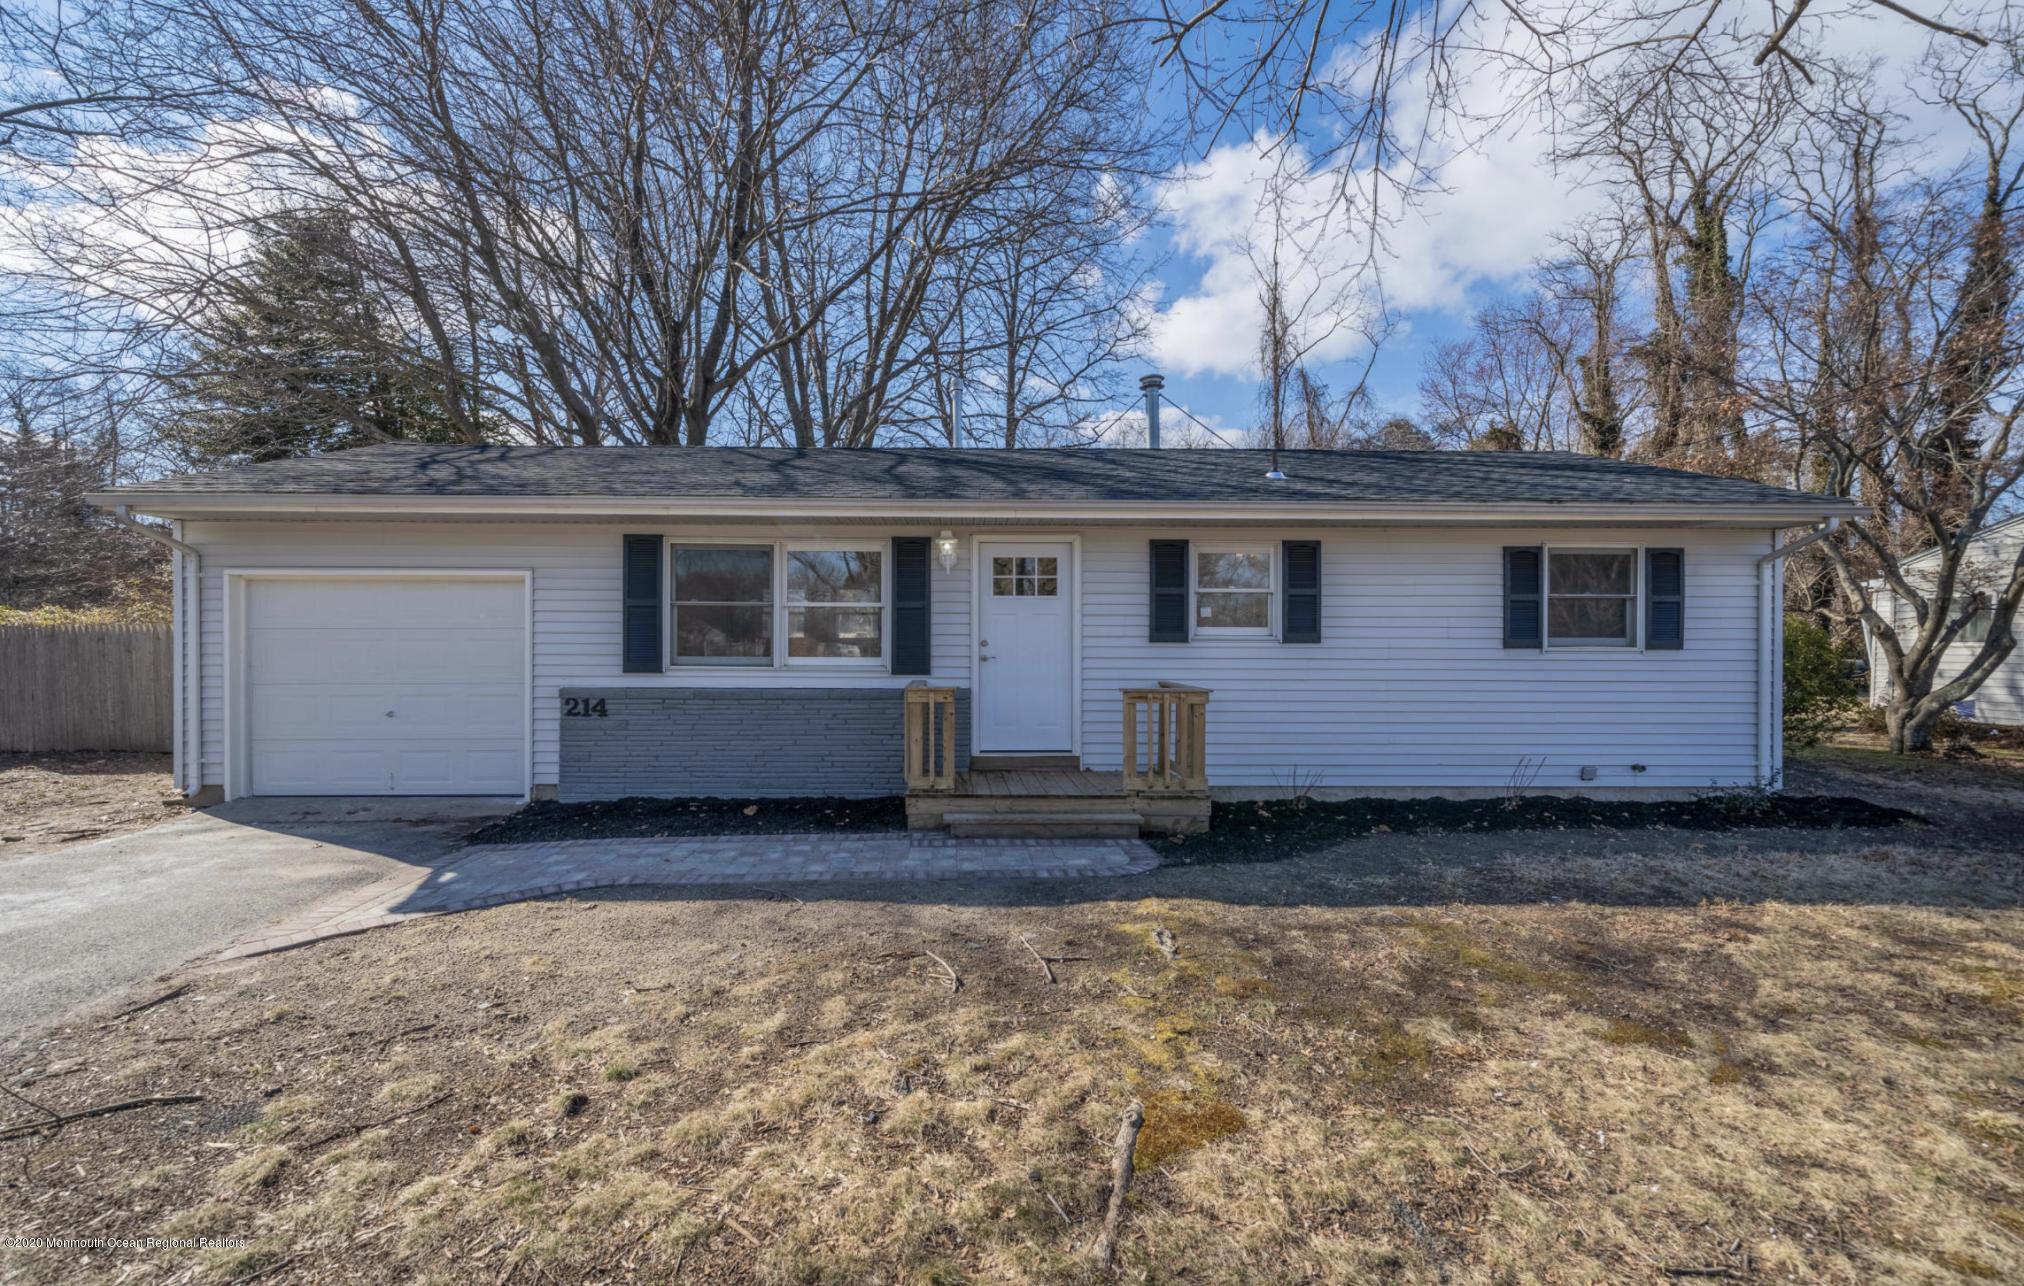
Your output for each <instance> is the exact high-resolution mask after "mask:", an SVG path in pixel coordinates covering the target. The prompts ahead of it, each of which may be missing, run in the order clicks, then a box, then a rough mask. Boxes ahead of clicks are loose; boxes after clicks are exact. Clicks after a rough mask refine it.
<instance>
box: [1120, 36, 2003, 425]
mask: <svg viewBox="0 0 2024 1286" xmlns="http://www.w3.org/2000/svg"><path fill="white" fill-rule="evenodd" d="M1976 8H1982V10H1983V11H1982V12H1981V13H1980V14H1979V15H1978V16H1970V17H1967V19H1966V20H1967V21H1970V22H1975V23H1977V24H1979V25H1988V24H1989V22H1990V21H1992V20H1993V14H1992V13H1991V12H1990V11H1988V10H1987V9H1986V8H1984V7H1982V6H1980V5H1977V4H1975V3H1974V0H1970V3H1969V4H1968V5H1965V6H1963V5H1953V6H1940V7H1937V8H1936V10H1935V11H1936V12H1938V13H1941V14H1949V13H1954V14H1956V16H1960V15H1959V11H1961V10H1964V9H1976ZM1507 21H1508V20H1507V19H1505V18H1503V17H1502V15H1501V11H1500V12H1499V13H1497V14H1493V15H1492V16H1491V17H1490V18H1487V19H1486V24H1487V27H1488V30H1486V31H1485V32H1484V39H1485V43H1487V44H1490V45H1493V46H1494V45H1496V44H1498V43H1500V42H1501V41H1504V40H1506V39H1508V38H1507V37H1506V36H1504V35H1503V33H1501V32H1498V31H1496V30H1495V28H1496V27H1497V26H1498V24H1499V23H1502V22H1507ZM1803 36H1804V39H1805V40H1806V41H1807V42H1808V43H1809V44H1810V45H1811V46H1812V47H1813V48H1815V49H1816V50H1818V51H1819V52H1820V53H1822V54H1825V55H1830V56H1834V57H1839V58H1844V59H1851V60H1862V61H1873V62H1874V63H1875V64H1876V66H1877V77H1878V82H1879V84H1881V85H1882V86H1884V88H1885V91H1886V94H1885V96H1886V98H1887V100H1888V101H1889V103H1890V104H1891V105H1892V106H1893V107H1895V108H1897V109H1898V110H1900V111H1902V112H1903V113H1904V114H1905V115H1907V116H1908V117H1909V118H1910V121H1909V128H1910V129H1911V130H1913V131H1914V132H1916V133H1918V134H1919V135H1921V136H1924V137H1926V138H1928V139H1930V140H1931V143H1932V145H1931V146H1930V147H1929V148H1927V149H1926V151H1925V156H1926V157H1928V158H1929V160H1930V162H1931V163H1932V164H1934V165H1935V166H1936V167H1944V166H1951V165H1953V164H1956V163H1958V161H1959V160H1960V159H1962V158H1964V157H1965V156H1967V155H1968V153H1969V150H1970V148H1971V141H1970V140H1969V139H1967V138H1966V137H1965V136H1964V135H1963V133H1962V131H1961V128H1960V125H1959V122H1958V121H1957V120H1956V119H1954V118H1953V117H1952V116H1951V114H1950V113H1947V112H1944V111H1938V110H1935V109H1933V108H1930V107H1928V106H1926V105H1924V104H1921V103H1919V102H1917V101H1916V99H1915V97H1914V96H1913V95H1912V94H1911V93H1910V92H1909V91H1908V90H1907V83H1908V82H1910V81H1912V80H1913V78H1915V77H1917V76H1918V75H1919V73H1918V69H1917V62H1918V59H1919V57H1920V55H1921V54H1922V53H1923V52H1924V51H1925V49H1926V48H1927V44H1928V41H1927V38H1926V35H1925V33H1924V32H1922V31H1921V30H1919V29H1918V28H1916V27H1914V26H1913V25H1911V24H1909V23H1907V22H1905V21H1904V20H1903V19H1901V18H1898V17H1896V16H1894V15H1892V14H1890V13H1888V12H1886V11H1884V10H1882V9H1880V8H1876V7H1874V6H1869V5H1861V4H1846V5H1845V4H1831V3H1830V4H1823V5H1817V6H1815V7H1814V8H1812V9H1810V10H1809V13H1808V21H1807V23H1806V24H1805V30H1804V32H1803ZM1746 53H1747V51H1746ZM1335 65H1336V66H1344V65H1345V63H1342V62H1338V63H1336V64H1335ZM1420 92H1421V91H1420V89H1419V87H1418V85H1417V84H1416V83H1415V82H1414V81H1413V80H1412V79H1411V78H1410V77H1408V78H1407V80H1406V81H1405V83H1404V85H1403V88H1402V90H1401V92H1400V94H1399V95H1398V96H1397V97H1396V100H1395V101H1396V104H1397V107H1398V109H1399V111H1400V113H1401V114H1402V115H1403V116H1405V117H1406V118H1407V119H1411V118H1412V114H1413V113H1415V112H1418V111H1421V110H1423V107H1422V104H1421V102H1420V100H1419V98H1418V95H1419V94H1420ZM1511 92H1513V91H1512V86H1511V83H1510V80H1509V78H1508V77H1506V76H1503V75H1501V74H1496V73H1485V74H1478V75H1474V76H1470V75H1466V74H1465V75H1464V76H1463V77H1462V78H1461V87H1460V95H1461V102H1460V104H1459V105H1460V106H1461V107H1462V108H1464V109H1465V110H1467V111H1471V112H1475V113H1479V114H1482V115H1496V114H1500V113H1501V112H1502V111H1503V109H1505V108H1507V107H1508V106H1509V105H1510V104H1509V99H1508V98H1507V97H1506V96H1507V95H1509V94H1510V93H1511ZM1156 93H1157V94H1159V95H1161V96H1162V99H1163V100H1164V101H1160V102H1159V103H1158V104H1157V105H1158V106H1162V107H1168V108H1171V106H1172V100H1171V90H1170V89H1164V88H1162V89H1159V90H1156ZM1303 128H1304V129H1306V130H1308V131H1309V134H1308V136H1307V137H1306V138H1304V139H1301V140H1296V145H1298V144H1300V143H1307V144H1312V145H1315V146H1320V145H1321V144H1322V142H1323V141H1324V140H1326V139H1327V138H1328V137H1329V135H1328V130H1329V129H1330V122H1329V118H1328V117H1326V116H1325V115H1323V114H1311V115H1310V116H1309V117H1308V118H1307V123H1306V124H1305V125H1304V126H1303ZM1269 141H1270V140H1268V139H1262V138H1261V139H1258V140H1249V139H1246V138H1244V137H1242V136H1241V135H1238V134H1236V133H1235V131H1226V132H1225V134H1224V135H1223V137H1222V138H1221V139H1219V140H1218V146H1217V147H1215V148H1214V149H1213V150H1209V151H1206V152H1205V151H1204V150H1203V148H1202V147H1201V146H1200V145H1199V144H1198V145H1197V146H1196V147H1195V148H1194V149H1193V150H1192V151H1190V152H1189V153H1188V154H1187V155H1186V158H1185V160H1184V162H1183V164H1182V166H1181V168H1180V169H1179V170H1178V171H1176V172H1175V173H1174V174H1173V175H1172V176H1170V180H1169V181H1168V182H1167V183H1165V184H1163V185H1162V189H1161V190H1162V196H1163V201H1162V204H1163V206H1164V209H1165V215H1166V217H1165V218H1164V219H1163V221H1162V223H1161V225H1160V226H1159V227H1158V228H1157V229H1156V230H1155V231H1154V232H1153V233H1151V234H1149V236H1148V238H1147V242H1148V249H1149V250H1150V251H1153V252H1155V253H1157V254H1161V255H1164V256H1165V262H1164V264H1163V266H1162V268H1161V270H1160V272H1159V299H1158V304H1157V308H1158V314H1157V318H1156V326H1155V337H1154V342H1153V345H1152V352H1151V353H1150V354H1149V355H1148V360H1147V361H1146V362H1145V363H1144V369H1155V368H1157V369H1159V370H1160V371H1161V372H1162V373H1163V374H1164V375H1165V376H1166V387H1167V396H1168V398H1169V399H1170V400H1171V401H1175V402H1178V403H1180V404H1182V405H1184V406H1186V407H1188V408H1189V409H1190V410H1192V411H1193V412H1194V413H1195V414H1197V415H1200V416H1201V417H1202V418H1204V419H1206V420H1208V421H1210V422H1211V423H1212V424H1214V425H1217V426H1218V427H1221V426H1225V425H1227V426H1232V427H1242V426H1249V425H1252V424H1255V423H1256V422H1257V420H1258V418H1259V409H1258V399H1259V385H1258V381H1257V378H1256V374H1255V369H1254V367H1253V365H1252V361H1251V355H1252V354H1253V353H1254V352H1255V349H1256V335H1257V319H1256V317H1255V315H1254V312H1255V309H1256V302H1255V301H1256V293H1257V292H1256V277H1255V274H1254V273H1253V272H1252V271H1251V269H1250V264H1249V260H1248V259H1246V258H1245V256H1244V255H1243V254H1242V253H1241V251H1239V250H1237V249H1236V248H1235V244H1236V242H1238V241H1240V240H1241V239H1242V238H1243V237H1244V236H1245V235H1246V234H1247V233H1249V234H1251V235H1253V236H1254V237H1255V236H1256V235H1258V234H1259V230H1260V229H1261V228H1263V227H1264V226H1266V225H1265V223H1264V222H1263V216H1262V215H1260V213H1259V209H1260V196H1261V193H1262V192H1263V190H1264V186H1263V185H1264V176H1265V175H1266V174H1267V173H1269V172H1270V170H1271V167H1270V166H1269V165H1268V164H1266V163H1265V162H1263V161H1261V160H1260V159H1259V149H1260V148H1262V147H1263V146H1265V144H1266V143H1268V142H1269ZM1552 143H1553V139H1552V138H1551V136H1550V135H1549V134H1548V133H1547V131H1546V130H1545V129H1544V128H1543V127H1541V126H1539V125H1538V124H1536V123H1535V122H1532V121H1530V120H1526V119H1519V120H1518V121H1516V123H1515V124H1513V125H1512V126H1511V127H1509V128H1506V129H1503V130H1501V131H1498V132H1496V133H1494V134H1491V135H1488V136H1487V137H1481V138H1478V139H1477V140H1475V141H1474V145H1472V146H1468V147H1461V146H1452V145H1448V146H1443V147H1442V148H1441V149H1440V150H1439V151H1438V153H1437V158H1438V160H1439V161H1440V165H1439V168H1438V171H1437V173H1438V179H1439V183H1440V190H1438V191H1431V192H1428V193H1426V194H1425V195H1424V196H1422V197H1421V198H1420V199H1419V200H1418V202H1417V203H1416V205H1415V206H1414V207H1412V208H1410V209H1407V210H1405V211H1403V212H1400V213H1399V214H1398V216H1397V218H1396V220H1395V222H1393V223H1392V224H1391V225H1390V227H1389V228H1388V230H1387V240H1388V242H1389V246H1390V254H1389V255H1387V256H1385V257H1384V259H1383V261H1382V264H1381V272H1382V275H1383V287H1384V292H1385V297H1386V299H1387V300H1388V302H1389V303H1390V305H1391V315H1392V317H1393V320H1394V322H1395V327H1396V328H1395V329H1394V330H1393V331H1392V333H1391V334H1390V336H1389V338H1388V339H1387V340H1386V342H1385V343H1384V345H1383V346H1382V348H1381V349H1380V351H1379V354H1378V358H1377V362H1376V365H1375V368H1374V370H1373V376H1372V388H1373V393H1374V395H1375V403H1376V407H1375V409H1377V410H1378V411H1380V412H1384V413H1389V412H1399V413H1404V414H1413V413H1415V412H1416V411H1417V409H1418V402H1419V396H1418V383H1419V379H1420V374H1421V370H1422V367H1423V365H1424V363H1425V361H1426V359H1427V357H1428V356H1429V355H1430V354H1431V353H1432V351H1433V350H1434V348H1435V346H1436V345H1437V344H1439V343H1441V342H1443V341H1448V340H1453V339H1456V338H1459V337H1461V336H1462V335H1464V334H1465V333H1466V332H1467V331H1468V329H1469V326H1470V320H1471V318H1472V317H1473V315H1474V314H1475V312H1476V311H1477V310H1479V309H1481V308H1483V307H1485V306H1487V305H1491V304H1494V303H1497V302H1499V301H1501V300H1504V299H1507V298H1510V297H1511V296H1512V295H1514V294H1515V293H1517V292H1520V291H1522V290H1524V289H1525V288H1526V286H1527V284H1528V277H1529V271H1530V269H1531V267H1532V265H1533V264H1534V263H1535V262H1536V261H1537V260H1538V259H1540V258H1542V257H1544V256H1546V255H1548V254H1550V253H1551V252H1552V249H1553V236H1554V234H1555V233H1556V232H1557V231H1559V230H1560V229H1563V228H1565V227H1567V226H1568V225H1569V224H1571V223H1573V222H1574V221H1576V220H1577V219H1579V218H1580V217H1581V216H1582V215H1584V214H1587V213H1591V212H1599V211H1601V210H1602V209H1603V208H1605V206H1606V204H1607V202H1608V196H1607V194H1606V193H1605V192H1604V190H1603V189H1602V188H1601V187H1600V186H1599V185H1597V184H1595V183H1593V182H1591V181H1589V180H1590V179H1591V178H1592V176H1590V175H1589V174H1587V173H1584V172H1579V171H1568V170H1556V169H1555V168H1554V167H1553V166H1552V165H1551V164H1550V162H1549V161H1548V153H1549V150H1550V148H1551V145H1552ZM1315 168H1318V169H1319V171H1320V172H1319V173H1317V174H1315V175H1314V176H1313V177H1312V178H1311V179H1310V180H1309V181H1308V182H1307V183H1306V184H1305V185H1302V186H1297V187H1296V189H1295V191H1294V195H1293V199H1292V200H1291V201H1290V203H1289V204H1290V205H1291V207H1292V208H1293V209H1294V210H1295V211H1296V215H1298V214H1299V212H1302V211H1305V212H1306V214H1307V215H1309V216H1311V215H1312V214H1313V212H1314V211H1317V210H1319V209H1321V208H1322V207H1323V206H1325V205H1326V204H1328V202H1327V199H1326V197H1327V193H1329V192H1330V191H1332V190H1333V185H1334V184H1335V182H1336V181H1337V180H1338V179H1339V178H1340V177H1341V175H1340V171H1337V170H1334V169H1331V168H1329V167H1326V166H1323V167H1315ZM1365 231H1366V227H1365V225H1362V224H1348V223H1343V222H1338V223H1336V224H1335V225H1333V226H1332V227H1331V228H1330V229H1329V230H1328V234H1327V235H1325V236H1322V237H1320V238H1316V239H1313V240H1311V241H1310V243H1309V244H1307V245H1306V246H1304V247H1303V257H1304V258H1305V259H1307V260H1311V261H1313V262H1312V263H1311V264H1310V266H1312V267H1314V268H1315V269H1316V271H1317V272H1318V273H1319V274H1320V277H1318V278H1316V279H1315V280H1314V281H1312V282H1310V284H1311V285H1317V286H1320V287H1322V288H1321V289H1320V293H1321V294H1323V295H1326V294H1327V293H1329V291H1330V290H1332V289H1333V287H1332V286H1327V285H1326V283H1327V281H1328V280H1329V279H1328V274H1329V273H1330V272H1331V270H1332V268H1331V263H1330V261H1331V259H1333V260H1334V261H1335V263H1334V265H1333V268H1334V269H1338V270H1342V271H1343V272H1344V273H1345V274H1346V272H1347V269H1346V268H1344V264H1345V263H1346V262H1347V261H1350V260H1354V259H1355V258H1357V257H1358V255H1357V251H1358V249H1359V248H1360V245H1361V241H1360V237H1361V236H1362V235H1363V233H1364V232H1365ZM1337 280H1338V281H1339V280H1340V279H1339V278H1338V279H1337ZM1356 306H1357V305H1356V302H1355V300H1354V299H1351V300H1345V301H1344V302H1343V305H1342V307H1343V310H1344V311H1345V312H1346V313H1353V311H1354V309H1355V307H1356ZM1321 311H1323V312H1324V313H1325V312H1326V311H1327V310H1325V309H1324V310H1321ZM1328 329H1329V328H1328V326H1327V324H1326V323H1323V324H1322V325H1321V327H1320V330H1321V331H1322V332H1326V331H1327V330H1328ZM1352 330H1353V328H1349V329H1343V330H1337V331H1335V333H1334V337H1333V338H1331V339H1327V340H1324V341H1323V342H1321V343H1320V344H1319V345H1318V346H1317V348H1316V350H1315V353H1314V357H1313V360H1311V361H1310V362H1309V368H1310V369H1311V370H1312V371H1314V372H1315V373H1316V374H1317V375H1318V376H1319V377H1321V378H1322V379H1323V380H1324V381H1325V382H1327V383H1329V384H1330V385H1331V386H1332V387H1333V388H1335V389H1336V390H1337V391H1340V390H1342V389H1343V388H1346V387H1348V386H1349V385H1350V384H1352V383H1353V382H1354V380H1355V378H1356V374H1357V373H1358V372H1359V371H1360V370H1361V369H1362V366H1363V363H1364V361H1365V360H1366V359H1367V356H1368V349H1367V347H1366V346H1364V345H1363V344H1362V343H1360V342H1356V341H1355V340H1354V338H1353V337H1352V333H1351V332H1352Z"/></svg>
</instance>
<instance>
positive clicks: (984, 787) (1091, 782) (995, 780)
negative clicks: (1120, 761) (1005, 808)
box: [956, 768, 1124, 799]
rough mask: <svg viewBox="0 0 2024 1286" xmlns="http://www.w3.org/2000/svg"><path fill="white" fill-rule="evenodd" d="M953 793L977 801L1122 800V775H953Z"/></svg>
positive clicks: (1052, 771)
mask: <svg viewBox="0 0 2024 1286" xmlns="http://www.w3.org/2000/svg"><path fill="white" fill-rule="evenodd" d="M956 793H957V794H958V795H971V796H974V797H977V798H980V799H999V798H1009V797H1012V796H1054V797H1061V798H1075V797H1078V796H1082V797H1092V798H1093V797H1099V796H1100V797H1103V798H1111V797H1113V796H1114V797H1116V798H1118V799H1123V798H1124V774H1123V773H1118V772H1091V771H1090V770H1089V769H1087V768H1018V769H1009V770H1005V771H993V772H966V773H957V774H956Z"/></svg>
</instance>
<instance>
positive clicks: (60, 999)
mask: <svg viewBox="0 0 2024 1286" xmlns="http://www.w3.org/2000/svg"><path fill="white" fill-rule="evenodd" d="M514 806H515V805H514V804H513V803H511V802H502V801H498V800H465V799H456V800H427V799H409V800H377V799H375V800H343V799H328V800H324V799H319V800H299V799H298V800H290V799H255V800H242V801H239V802H237V803H233V804H226V805H222V806H220V807H218V808H214V809H209V810H207V811H205V812H201V813H192V814H190V815H189V816H187V817H182V818H178V819H177V820H175V821H172V822H167V823H164V824H163V825H160V826H156V827H154V828H152V829H150V830H145V831H136V832H133V833H131V834H127V835H119V836H114V837H112V838H108V839H103V840H97V841H94V842H92V843H88V844H77V845H73V846H71V847H68V848H61V849H57V850H55V851H54V852H49V853H37V854H31V855H29V856H26V857H20V858H13V859H0V1042H11V1041H12V1040H14V1039H16V1038H18V1037H20V1036H23V1035H25V1034H27V1033H28V1032H30V1031H32V1030H34V1029H35V1028H37V1027H40V1026H42V1025H44V1024H46V1023H49V1022H52V1021H54V1020H55V1019H58V1018H61V1017H62V1016H64V1015H65V1014H67V1013H69V1012H70V1011H71V1010H73V1009H76V1008H78V1007H79V1006H82V1005H87V1004H90V1003H91V1002H93V1001H96V1000H101V999H103V998H105V997H107V996H108V995H110V994H112V993H116V992H119V991H122V990H125V989H126V988H129V987H131V986H133V985H134V984H136V983H140V982H143V981H145V980H147V979H150V978H153V977H155V976H156V975H158V974H161V973H163V972H165V971H167V970H170V969H173V968H175V967H176V966H177V965H180V964H182V963H184V962H185V961H187V960H190V959H192V958H193V957H196V956H199V955H203V954H205V953H206V952H208V951H213V950H216V949H218V948H221V947H223V946H224V945H226V944H227V943H229V942H231V941H232V940H234V939H235V938H238V937H241V936H243V935H245V934H247V933H249V932H252V931H253V930H256V929H259V928H261V927H262V926H263V925H266V924H268V923H270V922H272V921H275V920H279V919H282V918H284V917H287V916H289V915H292V914H296V913H298V912H300V911H301V910H302V909H303V908H304V907H307V906H312V905H315V904H316V903H318V902H321V901H324V900H327V899H329V898H331V897H333V896H335V895H337V894H340V893H342V892H344V891H345V890H347V889H350V888H355V887H362V886H364V885H367V884H371V883H372V882H373V881H375V880H380V879H384V878H386V877H387V876H390V875H395V874H398V873H401V872H404V871H405V872H415V871H418V870H420V869H421V868H425V867H433V866H435V865H437V864H438V863H440V862H441V861H442V860H443V859H444V858H445V856H446V855H447V854H449V853H450V852H451V851H453V850H454V849H455V848H456V847H457V845H458V843H459V841H460V838H461V837H462V836H463V835H464V834H465V833H466V832H468V831H469V830H470V829H471V827H472V826H473V825H474V823H475V821H476V819H478V818H481V817H485V816H491V815H495V814H498V813H501V812H506V811H509V810H510V809H511V808H513V807H514Z"/></svg>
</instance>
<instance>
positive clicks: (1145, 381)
mask: <svg viewBox="0 0 2024 1286" xmlns="http://www.w3.org/2000/svg"><path fill="white" fill-rule="evenodd" d="M1166 386H1167V381H1166V377H1165V376H1163V375H1147V376H1144V377H1143V378H1141V379H1140V380H1139V388H1141V389H1143V390H1144V391H1145V395H1146V445H1147V446H1149V447H1151V448H1153V450H1155V451H1157V450H1159V446H1160V390H1161V389H1163V388H1165V387H1166Z"/></svg>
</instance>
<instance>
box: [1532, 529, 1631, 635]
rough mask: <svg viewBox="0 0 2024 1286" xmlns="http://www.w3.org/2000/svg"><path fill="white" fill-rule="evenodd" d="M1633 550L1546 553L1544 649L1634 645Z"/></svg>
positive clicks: (1550, 550) (1560, 550) (1576, 550)
mask: <svg viewBox="0 0 2024 1286" xmlns="http://www.w3.org/2000/svg"><path fill="white" fill-rule="evenodd" d="M1637 619H1638V551H1637V550H1635V549H1628V548H1624V549H1557V548H1549V549H1548V550H1547V551H1546V646H1548V647H1636V646H1637Z"/></svg>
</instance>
